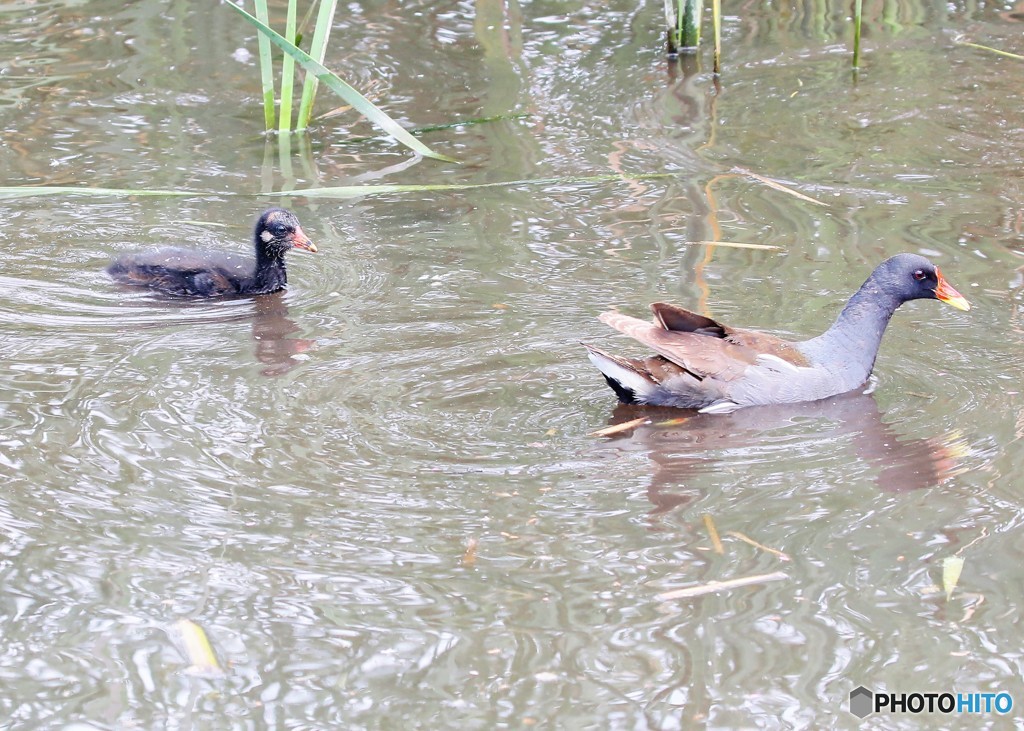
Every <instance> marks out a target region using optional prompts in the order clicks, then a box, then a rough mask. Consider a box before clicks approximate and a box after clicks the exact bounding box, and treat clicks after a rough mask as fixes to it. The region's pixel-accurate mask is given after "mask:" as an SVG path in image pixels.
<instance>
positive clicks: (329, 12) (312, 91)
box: [295, 0, 338, 130]
mask: <svg viewBox="0 0 1024 731" xmlns="http://www.w3.org/2000/svg"><path fill="white" fill-rule="evenodd" d="M337 7H338V0H320V12H319V13H318V14H317V16H316V27H315V28H314V29H313V43H312V45H311V46H310V49H309V55H310V56H312V57H313V58H314V59H315V60H316V62H317V63H320V64H322V63H323V62H324V56H326V55H327V41H328V40H329V39H330V37H331V23H332V22H333V20H334V10H335V8H337ZM317 83H318V82H317V79H316V77H315V76H313V75H312V74H307V75H306V79H305V81H304V82H303V84H302V102H301V103H300V104H299V121H298V124H296V125H295V129H297V130H303V129H306V127H308V126H309V118H310V117H311V116H312V115H313V100H314V99H315V98H316V87H317Z"/></svg>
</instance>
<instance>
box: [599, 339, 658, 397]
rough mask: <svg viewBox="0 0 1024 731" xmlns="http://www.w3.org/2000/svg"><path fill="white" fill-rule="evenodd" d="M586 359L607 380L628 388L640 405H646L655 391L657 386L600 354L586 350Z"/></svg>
mask: <svg viewBox="0 0 1024 731" xmlns="http://www.w3.org/2000/svg"><path fill="white" fill-rule="evenodd" d="M587 357H589V358H590V362H591V363H593V364H594V366H596V367H597V369H598V370H599V371H601V372H602V373H603V374H605V375H606V376H607V377H608V378H611V379H613V380H615V381H618V382H619V383H620V384H622V386H623V388H628V389H629V390H630V391H632V392H633V393H634V394H635V395H636V400H637V401H639V402H641V403H646V402H647V400H648V399H649V398H650V397H651V396H653V395H654V393H655V391H656V390H657V387H658V386H657V384H656V383H654V382H653V381H651V380H650V379H647V378H644V377H643V376H642V375H641V374H639V373H637V372H636V371H634V370H632V369H630V368H627V367H626V366H624V365H621V364H619V363H616V362H615V361H614V360H612V359H611V358H609V357H607V356H605V355H602V354H601V353H596V352H594V351H593V350H588V351H587Z"/></svg>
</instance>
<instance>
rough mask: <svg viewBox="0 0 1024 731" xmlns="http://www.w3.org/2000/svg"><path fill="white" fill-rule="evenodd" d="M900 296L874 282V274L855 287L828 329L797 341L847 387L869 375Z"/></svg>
mask: <svg viewBox="0 0 1024 731" xmlns="http://www.w3.org/2000/svg"><path fill="white" fill-rule="evenodd" d="M901 304H903V300H901V299H899V298H898V297H896V296H894V295H893V294H891V293H890V292H886V291H885V290H883V289H882V288H881V287H879V286H878V283H877V281H876V280H875V277H874V276H872V277H869V278H868V281H866V282H865V283H864V285H863V286H862V287H861V288H860V289H859V290H857V293H856V294H854V295H853V297H851V298H850V301H849V302H847V303H846V307H844V308H843V311H842V312H841V313H839V317H838V318H836V321H835V322H834V323H833V324H832V327H830V328H829V329H828V330H826V331H825V332H824V333H823V334H822V335H819V336H818V337H816V338H812V339H810V340H807V341H805V342H803V343H801V344H800V350H801V351H803V352H804V354H805V355H807V356H808V357H809V358H810V359H811V360H812V361H814V362H816V363H821V364H826V365H827V367H828V368H829V370H833V371H835V372H836V373H837V374H838V375H840V376H841V377H842V378H843V380H844V381H848V382H850V383H851V384H852V385H850V388H856V386H858V385H860V384H861V383H863V382H864V381H866V380H867V377H868V376H869V375H871V369H872V368H873V367H874V364H875V357H876V356H877V355H878V348H879V346H880V345H881V344H882V335H884V334H885V328H886V326H887V325H888V324H889V320H890V319H891V318H892V314H893V313H894V312H895V311H896V308H898V307H899V306H900V305H901Z"/></svg>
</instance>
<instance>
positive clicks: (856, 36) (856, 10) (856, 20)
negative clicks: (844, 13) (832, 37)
mask: <svg viewBox="0 0 1024 731" xmlns="http://www.w3.org/2000/svg"><path fill="white" fill-rule="evenodd" d="M862 4H863V0H856V1H855V2H854V4H853V68H854V69H859V68H860V21H861V16H862V15H863V12H862V10H863V8H862V7H861V6H862Z"/></svg>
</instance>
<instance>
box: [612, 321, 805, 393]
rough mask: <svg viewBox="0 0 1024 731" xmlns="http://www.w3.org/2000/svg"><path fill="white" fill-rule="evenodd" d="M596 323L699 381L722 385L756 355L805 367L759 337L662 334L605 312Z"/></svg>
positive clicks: (778, 344)
mask: <svg viewBox="0 0 1024 731" xmlns="http://www.w3.org/2000/svg"><path fill="white" fill-rule="evenodd" d="M697 317H700V316H699V315H698V316H697ZM599 319H600V320H601V322H603V323H605V324H606V325H610V326H611V327H613V328H615V329H616V330H618V331H619V332H621V333H622V334H624V335H628V336H629V337H631V338H633V339H634V340H636V341H637V342H640V343H643V344H644V345H646V346H647V347H649V348H650V349H651V350H653V351H654V352H655V353H657V354H658V355H660V356H662V357H664V358H666V359H668V360H670V361H671V362H673V363H675V364H676V365H678V366H680V367H682V368H684V369H686V370H687V371H688V372H690V373H692V374H693V375H694V376H696V377H697V378H701V379H703V378H706V377H709V376H710V377H712V378H715V379H719V380H723V381H733V380H736V379H738V378H740V377H742V376H743V374H744V372H745V371H746V370H747V368H748V367H750V366H752V365H754V364H755V363H756V362H757V358H758V356H759V355H774V356H776V357H779V358H782V359H784V360H786V361H787V362H790V363H793V365H798V366H803V365H807V360H806V359H805V358H804V357H803V356H802V355H801V354H800V353H798V352H797V351H796V350H794V349H793V348H792V346H790V345H789V344H788V343H785V341H782V340H780V339H779V338H776V337H774V336H772V335H765V334H763V333H754V332H750V331H743V330H739V331H737V330H732V329H726V328H722V329H723V330H724V331H725V332H726V336H725V337H716V336H713V335H705V334H701V333H698V332H693V331H679V330H666V329H664V328H662V327H659V326H658V325H653V324H651V323H649V322H646V321H644V320H640V319H638V318H635V317H630V316H628V315H622V314H619V313H617V312H606V313H604V314H603V315H601V316H600V318H599ZM705 319H707V318H705ZM711 322H714V321H713V320H712V321H711ZM715 324H716V325H718V324H717V323H715ZM718 327H720V328H721V327H722V326H721V325H718Z"/></svg>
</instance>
